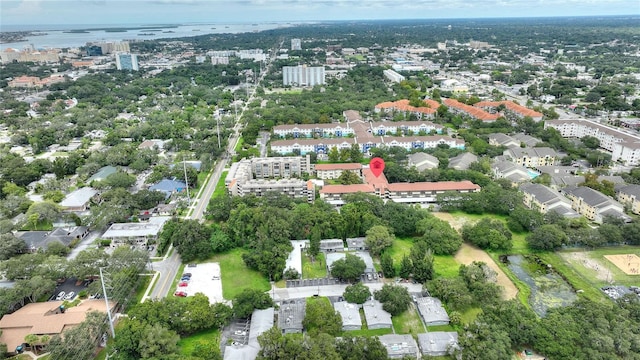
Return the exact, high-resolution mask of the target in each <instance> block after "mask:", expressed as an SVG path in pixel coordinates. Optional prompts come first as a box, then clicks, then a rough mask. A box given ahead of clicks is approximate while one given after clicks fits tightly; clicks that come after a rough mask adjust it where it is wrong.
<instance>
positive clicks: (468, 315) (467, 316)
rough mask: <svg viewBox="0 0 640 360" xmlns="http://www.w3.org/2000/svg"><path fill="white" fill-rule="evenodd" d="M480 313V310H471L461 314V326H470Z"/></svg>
mask: <svg viewBox="0 0 640 360" xmlns="http://www.w3.org/2000/svg"><path fill="white" fill-rule="evenodd" d="M481 312H482V309H480V308H471V309H469V310H467V311H465V312H463V313H462V314H460V321H461V322H462V323H463V324H471V323H472V322H474V321H475V320H476V318H477V317H478V315H479V314H480V313H481Z"/></svg>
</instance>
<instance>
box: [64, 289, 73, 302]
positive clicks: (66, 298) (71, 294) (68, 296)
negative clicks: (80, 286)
mask: <svg viewBox="0 0 640 360" xmlns="http://www.w3.org/2000/svg"><path fill="white" fill-rule="evenodd" d="M74 297H76V293H75V292H73V291H71V292H69V293H68V294H67V295H66V296H65V297H64V299H65V300H72V299H73V298H74Z"/></svg>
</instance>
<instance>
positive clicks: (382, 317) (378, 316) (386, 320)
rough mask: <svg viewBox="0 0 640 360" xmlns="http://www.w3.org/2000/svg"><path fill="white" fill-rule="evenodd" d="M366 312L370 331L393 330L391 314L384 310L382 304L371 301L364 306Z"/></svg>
mask: <svg viewBox="0 0 640 360" xmlns="http://www.w3.org/2000/svg"><path fill="white" fill-rule="evenodd" d="M362 309H363V310H364V318H365V320H366V321H367V327H368V328H369V330H375V329H391V327H392V326H393V323H392V322H391V314H389V313H388V312H386V311H385V310H384V309H383V308H382V303H381V302H380V301H378V300H375V299H371V300H367V301H365V303H364V304H362Z"/></svg>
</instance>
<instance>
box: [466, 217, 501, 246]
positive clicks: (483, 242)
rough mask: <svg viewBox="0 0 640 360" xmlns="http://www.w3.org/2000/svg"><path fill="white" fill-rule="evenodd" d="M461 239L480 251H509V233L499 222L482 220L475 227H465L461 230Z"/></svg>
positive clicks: (487, 219)
mask: <svg viewBox="0 0 640 360" xmlns="http://www.w3.org/2000/svg"><path fill="white" fill-rule="evenodd" d="M462 238H463V239H464V240H465V241H467V242H469V243H471V244H474V245H476V246H478V247H479V248H481V249H491V250H509V249H511V246H512V242H511V231H509V230H508V229H507V228H506V227H505V226H504V223H503V222H502V221H500V220H492V219H489V218H484V219H482V220H480V221H478V222H477V223H476V224H475V225H471V226H469V225H465V226H464V227H463V228H462Z"/></svg>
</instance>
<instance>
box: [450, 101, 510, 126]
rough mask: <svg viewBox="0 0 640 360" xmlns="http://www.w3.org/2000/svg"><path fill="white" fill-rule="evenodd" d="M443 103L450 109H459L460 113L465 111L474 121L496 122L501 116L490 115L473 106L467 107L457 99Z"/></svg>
mask: <svg viewBox="0 0 640 360" xmlns="http://www.w3.org/2000/svg"><path fill="white" fill-rule="evenodd" d="M443 103H444V104H445V105H447V106H448V107H450V108H454V109H458V110H460V111H464V112H466V113H467V114H469V116H471V117H472V118H474V119H478V120H482V121H494V120H496V119H498V117H499V115H498V114H490V113H488V112H486V111H484V110H482V109H479V108H477V107H473V106H471V105H467V104H463V103H461V102H460V101H458V100H456V99H445V100H444V101H443Z"/></svg>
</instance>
